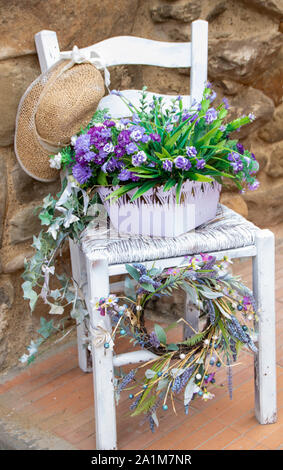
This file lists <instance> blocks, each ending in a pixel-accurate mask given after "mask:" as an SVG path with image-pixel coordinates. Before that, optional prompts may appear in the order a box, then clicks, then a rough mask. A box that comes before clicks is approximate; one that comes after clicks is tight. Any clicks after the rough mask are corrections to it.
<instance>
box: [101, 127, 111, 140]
mask: <svg viewBox="0 0 283 470" xmlns="http://www.w3.org/2000/svg"><path fill="white" fill-rule="evenodd" d="M100 134H101V137H102V138H103V139H110V137H111V136H112V133H111V130H110V129H105V128H103V129H101V132H100Z"/></svg>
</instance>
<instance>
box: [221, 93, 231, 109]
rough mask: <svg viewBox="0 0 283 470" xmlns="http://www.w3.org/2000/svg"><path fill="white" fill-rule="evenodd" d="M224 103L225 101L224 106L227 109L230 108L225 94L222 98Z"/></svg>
mask: <svg viewBox="0 0 283 470" xmlns="http://www.w3.org/2000/svg"><path fill="white" fill-rule="evenodd" d="M222 101H223V103H224V108H225V109H229V101H228V100H227V98H226V97H225V96H224V98H223V99H222Z"/></svg>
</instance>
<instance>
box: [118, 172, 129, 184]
mask: <svg viewBox="0 0 283 470" xmlns="http://www.w3.org/2000/svg"><path fill="white" fill-rule="evenodd" d="M130 177H131V172H130V171H129V170H126V169H123V170H121V171H120V173H119V175H118V179H119V180H120V181H127V180H129V179H130Z"/></svg>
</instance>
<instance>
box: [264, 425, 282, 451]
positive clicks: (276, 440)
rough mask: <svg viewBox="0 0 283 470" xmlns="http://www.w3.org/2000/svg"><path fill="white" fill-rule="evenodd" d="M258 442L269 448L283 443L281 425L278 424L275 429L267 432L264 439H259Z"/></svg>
mask: <svg viewBox="0 0 283 470" xmlns="http://www.w3.org/2000/svg"><path fill="white" fill-rule="evenodd" d="M260 443H261V444H262V445H264V446H265V447H268V448H269V449H272V450H273V449H277V448H278V447H280V446H282V445H283V426H280V427H279V428H278V429H276V431H274V432H273V433H271V434H269V436H268V437H266V438H265V439H262V440H260Z"/></svg>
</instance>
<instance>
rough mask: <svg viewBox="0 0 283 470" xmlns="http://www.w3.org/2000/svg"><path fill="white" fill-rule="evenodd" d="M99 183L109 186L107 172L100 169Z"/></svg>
mask: <svg viewBox="0 0 283 470" xmlns="http://www.w3.org/2000/svg"><path fill="white" fill-rule="evenodd" d="M97 183H98V184H100V185H101V186H107V176H106V173H104V171H102V170H100V172H99V173H98V177H97Z"/></svg>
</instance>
